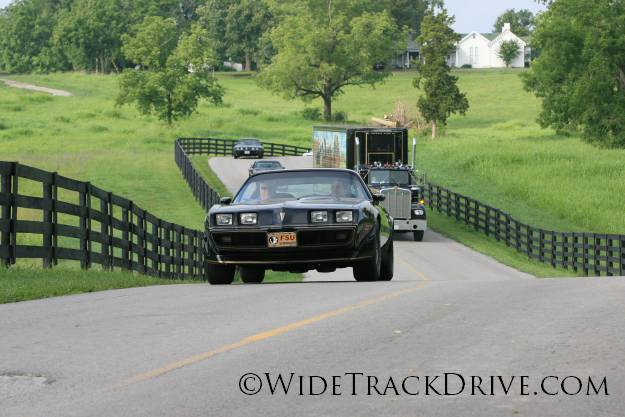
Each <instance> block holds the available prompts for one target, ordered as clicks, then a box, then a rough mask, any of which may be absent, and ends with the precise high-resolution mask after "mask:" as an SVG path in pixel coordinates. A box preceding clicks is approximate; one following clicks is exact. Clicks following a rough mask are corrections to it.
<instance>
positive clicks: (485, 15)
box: [0, 0, 544, 33]
mask: <svg viewBox="0 0 625 417" xmlns="http://www.w3.org/2000/svg"><path fill="white" fill-rule="evenodd" d="M10 2H11V0H0V7H4V6H6V5H7V4H9V3H10ZM445 5H446V7H447V9H448V10H449V13H450V14H453V15H455V16H456V24H455V25H454V30H455V31H456V32H459V33H468V32H471V31H474V30H475V31H477V32H490V31H491V30H492V28H493V24H494V23H495V20H496V19H497V16H499V15H500V14H501V13H503V12H504V11H505V10H506V9H530V10H531V11H533V12H536V11H539V10H544V6H540V5H538V4H537V3H536V2H535V1H534V0H445Z"/></svg>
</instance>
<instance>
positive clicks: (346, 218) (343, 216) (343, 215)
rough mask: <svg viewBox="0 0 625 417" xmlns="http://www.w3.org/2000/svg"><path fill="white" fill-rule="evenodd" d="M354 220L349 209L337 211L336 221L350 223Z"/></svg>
mask: <svg viewBox="0 0 625 417" xmlns="http://www.w3.org/2000/svg"><path fill="white" fill-rule="evenodd" d="M352 221H354V214H353V212H352V211H351V210H350V211H337V212H336V222H337V223H351V222H352Z"/></svg>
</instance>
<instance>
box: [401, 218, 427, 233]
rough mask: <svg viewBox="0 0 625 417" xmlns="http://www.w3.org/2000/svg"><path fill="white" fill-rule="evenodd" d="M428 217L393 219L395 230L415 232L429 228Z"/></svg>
mask: <svg viewBox="0 0 625 417" xmlns="http://www.w3.org/2000/svg"><path fill="white" fill-rule="evenodd" d="M427 229H428V222H427V220H426V219H393V230H394V231H396V232H413V231H417V230H423V231H425V230H427Z"/></svg>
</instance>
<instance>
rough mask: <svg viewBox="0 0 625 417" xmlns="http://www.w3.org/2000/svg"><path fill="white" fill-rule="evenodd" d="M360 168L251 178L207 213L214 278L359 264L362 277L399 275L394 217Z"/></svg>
mask: <svg viewBox="0 0 625 417" xmlns="http://www.w3.org/2000/svg"><path fill="white" fill-rule="evenodd" d="M383 199H384V196H382V195H373V194H371V192H370V191H369V189H368V188H367V186H366V185H365V183H364V182H363V180H362V178H361V177H360V176H359V175H358V174H357V173H356V172H354V171H351V170H345V169H307V170H284V171H272V172H265V173H260V174H256V175H253V176H251V177H249V178H248V179H247V181H246V182H245V183H244V184H243V186H242V187H241V189H240V190H239V191H238V192H237V194H236V195H235V196H234V198H233V199H231V198H223V199H222V201H221V204H219V205H215V206H213V207H212V208H211V209H210V211H209V213H208V216H207V217H206V225H205V226H206V234H205V238H204V239H205V243H206V244H205V251H206V258H207V263H208V265H207V275H208V280H209V282H210V283H211V284H230V283H232V281H233V279H234V273H235V268H236V267H239V269H240V273H241V279H242V280H243V282H246V283H257V282H262V281H263V279H264V277H265V271H266V270H268V269H271V270H275V271H290V272H299V273H303V272H306V271H309V270H317V271H319V272H332V271H334V270H336V268H344V267H352V268H353V274H354V278H355V279H356V280H357V281H378V280H383V281H388V280H391V279H392V278H393V236H392V233H393V224H392V223H393V220H392V218H391V217H390V216H389V215H388V213H387V212H386V210H385V209H384V208H383V207H382V206H381V205H380V204H379V203H380V201H382V200H383Z"/></svg>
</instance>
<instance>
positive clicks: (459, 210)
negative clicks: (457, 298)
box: [425, 183, 625, 276]
mask: <svg viewBox="0 0 625 417" xmlns="http://www.w3.org/2000/svg"><path fill="white" fill-rule="evenodd" d="M425 195H426V199H427V201H428V204H429V206H430V207H431V208H433V209H436V210H437V211H439V212H441V213H443V214H445V215H447V216H449V217H452V218H455V219H456V220H457V221H460V222H464V223H466V224H467V225H470V226H472V227H473V228H474V229H475V230H477V231H479V232H482V233H484V234H486V235H487V236H490V237H494V238H495V239H496V240H497V241H499V242H502V243H505V244H506V245H507V246H509V247H512V248H514V249H516V250H517V251H518V252H521V253H524V254H526V255H527V256H529V257H530V258H532V259H535V260H537V261H540V262H543V263H546V264H550V265H552V266H553V267H561V268H565V269H572V270H574V271H575V272H578V271H581V272H583V273H584V274H585V275H596V276H599V275H608V276H613V275H618V276H622V275H624V272H625V235H614V234H598V233H577V232H556V231H553V230H544V229H540V228H536V227H533V226H530V225H527V224H525V223H522V222H520V221H518V220H516V219H514V218H513V217H512V216H510V214H508V213H506V212H504V211H501V210H500V209H497V208H494V207H491V206H489V205H487V204H484V203H481V202H479V201H477V200H475V199H473V198H470V197H467V196H464V195H462V194H458V193H455V192H453V191H450V190H448V189H446V188H443V187H440V186H438V185H436V184H431V183H430V184H427V186H426V187H425Z"/></svg>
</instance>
